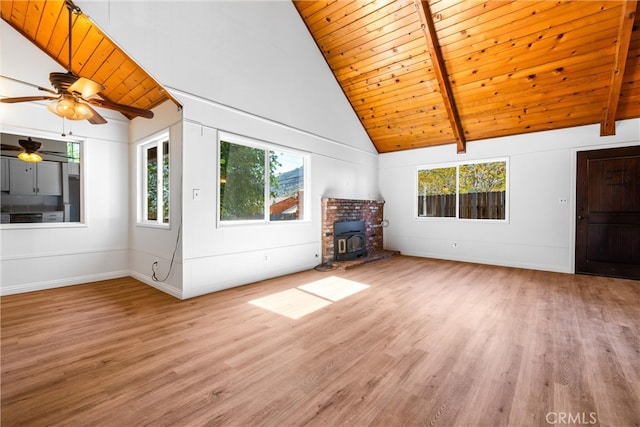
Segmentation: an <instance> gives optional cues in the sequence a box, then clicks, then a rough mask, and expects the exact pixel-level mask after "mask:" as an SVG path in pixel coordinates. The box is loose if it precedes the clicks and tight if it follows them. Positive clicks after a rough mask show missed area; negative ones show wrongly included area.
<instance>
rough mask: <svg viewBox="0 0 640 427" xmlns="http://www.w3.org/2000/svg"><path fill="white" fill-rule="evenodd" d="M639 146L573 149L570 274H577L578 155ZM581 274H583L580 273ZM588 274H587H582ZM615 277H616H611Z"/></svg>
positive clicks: (626, 144) (617, 145)
mask: <svg viewBox="0 0 640 427" xmlns="http://www.w3.org/2000/svg"><path fill="white" fill-rule="evenodd" d="M639 145H640V144H639V143H638V142H637V141H627V142H625V143H617V144H610V145H595V146H582V147H577V148H573V149H572V150H571V151H572V157H571V185H572V187H573V201H572V202H571V203H570V209H569V211H570V212H569V215H571V220H570V222H569V223H570V227H571V233H570V234H571V242H570V245H569V249H570V254H571V272H572V274H578V273H577V272H576V270H577V266H576V258H577V255H578V254H577V237H578V153H581V152H589V151H604V150H615V149H623V148H632V147H638V146H639ZM580 274H583V273H580ZM584 274H588V273H584ZM603 277H609V276H603ZM611 277H616V276H611Z"/></svg>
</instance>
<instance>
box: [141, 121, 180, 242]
mask: <svg viewBox="0 0 640 427" xmlns="http://www.w3.org/2000/svg"><path fill="white" fill-rule="evenodd" d="M165 143H166V146H167V151H166V153H165V151H164V146H165ZM136 145H137V147H136V152H137V157H138V161H137V162H136V163H137V169H138V173H137V175H138V197H137V207H138V214H137V225H139V226H143V227H152V228H166V229H169V228H171V169H172V165H171V163H172V156H171V138H170V134H169V131H168V130H166V131H163V132H160V133H157V134H155V135H153V136H151V137H149V138H146V139H144V140H142V141H140V142H138V143H137V144H136ZM154 147H155V148H156V149H157V150H158V151H157V152H158V158H159V159H164V156H165V155H167V156H168V158H169V173H168V178H169V190H168V193H169V194H168V197H167V204H168V206H167V209H168V212H169V215H168V216H169V219H168V221H167V222H164V194H163V191H164V177H163V168H162V167H159V168H157V171H156V179H157V185H156V186H157V190H156V191H157V196H156V200H157V209H158V212H159V215H158V218H156V219H155V220H149V219H148V200H149V197H148V186H147V183H148V175H147V170H148V169H147V167H148V157H147V153H148V151H149V149H151V148H154ZM159 163H160V162H159ZM162 163H164V161H162ZM160 212H162V213H160Z"/></svg>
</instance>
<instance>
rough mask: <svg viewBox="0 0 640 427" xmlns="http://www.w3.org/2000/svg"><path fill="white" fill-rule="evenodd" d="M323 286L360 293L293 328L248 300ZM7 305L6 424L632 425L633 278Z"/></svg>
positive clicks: (367, 280)
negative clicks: (561, 418)
mask: <svg viewBox="0 0 640 427" xmlns="http://www.w3.org/2000/svg"><path fill="white" fill-rule="evenodd" d="M330 276H337V277H341V278H343V279H348V280H351V281H355V282H359V283H362V284H365V285H368V286H369V287H368V288H365V289H362V290H360V291H359V292H357V293H355V294H352V295H350V296H348V297H346V298H343V299H341V300H339V301H335V302H331V303H330V304H329V305H327V306H326V307H324V308H321V309H319V310H317V311H315V312H312V313H310V314H307V315H305V316H303V317H301V318H299V319H296V320H293V319H291V318H288V317H285V316H283V315H280V314H277V313H275V312H272V311H269V310H267V309H265V308H261V307H258V306H255V305H252V304H250V303H249V302H250V301H252V300H255V299H258V298H263V297H266V296H269V295H272V294H275V293H279V292H283V291H287V290H291V289H296V288H298V287H299V286H301V285H304V284H307V283H311V282H316V281H318V280H320V279H324V278H328V277H330ZM332 283H333V282H332ZM314 289H315V288H314ZM300 292H304V290H300ZM283 295H286V294H283ZM0 300H1V307H0V308H1V321H2V325H1V333H2V336H1V345H2V347H1V354H0V362H1V367H2V376H1V381H2V383H1V386H2V387H1V408H0V410H1V413H0V416H1V419H0V422H1V424H2V426H3V427H6V426H32V425H37V426H40V425H51V426H70V425H73V426H76V425H91V426H124V425H127V426H159V425H167V426H200V425H223V426H227V425H239V426H244V425H246V426H255V425H264V426H292V425H309V426H328V425H331V426H333V425H356V426H360V425H374V426H396V425H421V426H422V425H428V426H456V425H461V426H462V425H465V426H468V425H473V426H507V425H512V426H540V425H547V421H548V420H550V419H551V420H553V419H554V416H555V417H557V414H560V413H564V414H566V415H565V416H568V415H570V416H572V417H574V421H575V417H581V418H580V420H582V421H587V422H590V421H592V419H595V421H596V423H595V424H592V423H589V424H590V425H611V426H614V425H621V426H622V425H624V426H633V425H640V282H638V281H631V280H622V279H612V278H602V277H591V276H579V275H569V274H559V273H549V272H541V271H532V270H521V269H513V268H501V267H492V266H484V265H477V264H465V263H457V262H449V261H439V260H430V259H423V258H412V257H404V256H398V257H393V258H390V259H387V260H383V261H379V262H376V263H372V264H367V265H365V266H362V267H359V268H355V269H351V270H345V271H342V270H340V271H339V270H335V271H328V272H318V271H313V270H312V271H307V272H302V273H298V274H293V275H289V276H285V277H281V278H276V279H271V280H265V281H262V282H259V283H255V284H252V285H248V286H243V287H240V288H234V289H230V290H227V291H222V292H218V293H215V294H210V295H205V296H202V297H198V298H194V299H190V300H186V301H179V300H176V299H174V298H172V297H170V296H168V295H166V294H163V293H161V292H159V291H157V290H155V289H153V288H151V287H148V286H146V285H144V284H142V283H140V282H138V281H136V280H134V279H131V278H124V279H116V280H109V281H104V282H96V283H90V284H86V285H78V286H72V287H67V288H58V289H52V290H47V291H40V292H32V293H26V294H20V295H10V296H5V297H2V298H1V299H0ZM302 300H303V299H302ZM302 300H301V301H302ZM550 414H551V418H549V417H550ZM554 414H556V415H554Z"/></svg>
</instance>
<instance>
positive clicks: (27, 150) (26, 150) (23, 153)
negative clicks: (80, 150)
mask: <svg viewBox="0 0 640 427" xmlns="http://www.w3.org/2000/svg"><path fill="white" fill-rule="evenodd" d="M18 144H19V145H20V147H22V148H20V147H18V146H16V145H11V144H1V145H0V150H1V151H20V154H18V158H19V159H20V160H22V161H25V162H29V163H37V162H41V161H42V156H41V154H44V155H47V156H56V157H61V158H65V159H66V158H67V155H66V154H65V153H61V152H59V151H44V150H40V148H41V147H42V143H41V142H38V141H34V140H32V139H31V137H28V138H27V139H20V140H18Z"/></svg>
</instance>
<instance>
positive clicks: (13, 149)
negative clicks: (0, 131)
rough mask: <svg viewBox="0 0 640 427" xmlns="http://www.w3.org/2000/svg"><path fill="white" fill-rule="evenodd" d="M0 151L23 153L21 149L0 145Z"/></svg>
mask: <svg viewBox="0 0 640 427" xmlns="http://www.w3.org/2000/svg"><path fill="white" fill-rule="evenodd" d="M0 150H2V151H23V148H20V147H16V146H15V145H9V144H2V145H1V146H0Z"/></svg>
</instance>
